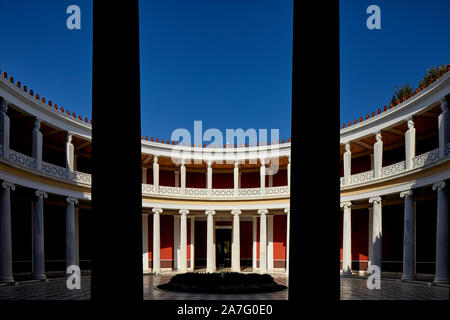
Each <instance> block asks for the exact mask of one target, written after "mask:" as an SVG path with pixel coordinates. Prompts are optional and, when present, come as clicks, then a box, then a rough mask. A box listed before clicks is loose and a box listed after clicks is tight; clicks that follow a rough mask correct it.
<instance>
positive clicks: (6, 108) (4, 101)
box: [0, 97, 8, 113]
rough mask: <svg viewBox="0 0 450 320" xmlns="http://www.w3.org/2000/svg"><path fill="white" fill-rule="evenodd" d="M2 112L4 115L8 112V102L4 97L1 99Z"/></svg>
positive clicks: (0, 107)
mask: <svg viewBox="0 0 450 320" xmlns="http://www.w3.org/2000/svg"><path fill="white" fill-rule="evenodd" d="M0 111H1V112H3V113H6V111H8V101H6V100H5V98H3V97H0Z"/></svg>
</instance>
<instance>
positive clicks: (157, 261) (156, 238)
mask: <svg viewBox="0 0 450 320" xmlns="http://www.w3.org/2000/svg"><path fill="white" fill-rule="evenodd" d="M152 212H153V252H152V257H153V270H152V271H153V273H156V274H158V273H160V272H161V236H160V230H161V229H160V221H161V216H160V214H161V213H162V212H163V209H161V208H153V209H152Z"/></svg>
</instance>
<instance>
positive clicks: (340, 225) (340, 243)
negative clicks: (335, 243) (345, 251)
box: [339, 211, 344, 260]
mask: <svg viewBox="0 0 450 320" xmlns="http://www.w3.org/2000/svg"><path fill="white" fill-rule="evenodd" d="M339 220H340V222H339V230H340V232H339V235H340V237H339V238H340V240H339V260H342V241H343V240H342V239H343V237H342V231H343V229H342V228H343V227H344V213H343V212H342V211H341V212H340V214H339Z"/></svg>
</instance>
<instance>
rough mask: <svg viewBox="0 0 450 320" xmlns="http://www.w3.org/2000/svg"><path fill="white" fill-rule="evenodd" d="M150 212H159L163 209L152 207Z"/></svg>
mask: <svg viewBox="0 0 450 320" xmlns="http://www.w3.org/2000/svg"><path fill="white" fill-rule="evenodd" d="M152 212H153V213H154V214H160V213H162V212H163V209H162V208H152Z"/></svg>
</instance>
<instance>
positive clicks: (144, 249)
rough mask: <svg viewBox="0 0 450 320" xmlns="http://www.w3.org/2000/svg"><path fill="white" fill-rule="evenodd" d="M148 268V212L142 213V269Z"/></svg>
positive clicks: (146, 269)
mask: <svg viewBox="0 0 450 320" xmlns="http://www.w3.org/2000/svg"><path fill="white" fill-rule="evenodd" d="M148 269H149V265H148V214H142V270H143V271H144V272H147V271H148Z"/></svg>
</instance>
